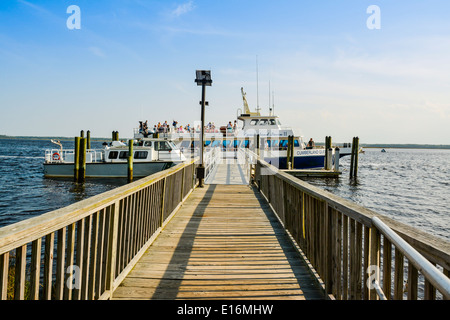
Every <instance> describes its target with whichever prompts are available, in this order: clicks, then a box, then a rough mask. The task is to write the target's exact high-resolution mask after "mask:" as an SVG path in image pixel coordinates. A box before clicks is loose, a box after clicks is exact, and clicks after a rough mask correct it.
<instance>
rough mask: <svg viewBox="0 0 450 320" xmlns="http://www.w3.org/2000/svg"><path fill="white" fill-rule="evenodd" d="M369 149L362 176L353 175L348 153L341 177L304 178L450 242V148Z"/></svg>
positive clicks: (363, 158)
mask: <svg viewBox="0 0 450 320" xmlns="http://www.w3.org/2000/svg"><path fill="white" fill-rule="evenodd" d="M386 151H387V152H385V153H383V152H381V149H370V148H366V149H365V154H360V155H359V166H358V167H359V170H358V177H357V179H355V180H350V179H349V169H350V157H344V158H341V160H340V164H341V170H343V174H342V176H341V177H340V178H339V179H321V178H320V179H318V178H315V179H312V178H308V179H305V180H306V181H308V182H309V183H311V184H314V185H316V186H319V187H321V188H322V189H325V190H327V191H330V192H332V193H334V194H336V195H338V196H340V197H343V198H346V199H349V200H352V201H353V202H356V203H358V204H360V205H362V206H364V207H366V208H369V209H372V210H374V211H376V212H378V213H380V214H383V215H386V216H388V217H390V218H393V219H395V220H397V221H400V222H403V223H406V224H409V225H411V226H414V227H418V228H420V229H422V230H424V231H426V232H429V233H431V234H434V235H436V236H439V237H442V238H444V239H446V240H449V241H450V150H431V149H386Z"/></svg>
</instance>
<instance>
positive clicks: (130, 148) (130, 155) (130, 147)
mask: <svg viewBox="0 0 450 320" xmlns="http://www.w3.org/2000/svg"><path fill="white" fill-rule="evenodd" d="M131 181H133V140H130V141H129V142H128V182H131Z"/></svg>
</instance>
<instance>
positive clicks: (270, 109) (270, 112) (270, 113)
mask: <svg viewBox="0 0 450 320" xmlns="http://www.w3.org/2000/svg"><path fill="white" fill-rule="evenodd" d="M269 115H270V116H271V115H272V108H271V107H270V80H269Z"/></svg>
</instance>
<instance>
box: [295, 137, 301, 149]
mask: <svg viewBox="0 0 450 320" xmlns="http://www.w3.org/2000/svg"><path fill="white" fill-rule="evenodd" d="M294 147H300V143H298V140H297V139H295V140H294Z"/></svg>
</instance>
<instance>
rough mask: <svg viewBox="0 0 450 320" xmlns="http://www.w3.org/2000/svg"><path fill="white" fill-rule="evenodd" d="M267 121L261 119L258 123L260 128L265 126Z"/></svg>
mask: <svg viewBox="0 0 450 320" xmlns="http://www.w3.org/2000/svg"><path fill="white" fill-rule="evenodd" d="M267 122H268V121H267V119H261V121H260V122H259V125H260V126H265V125H266V124H267Z"/></svg>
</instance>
